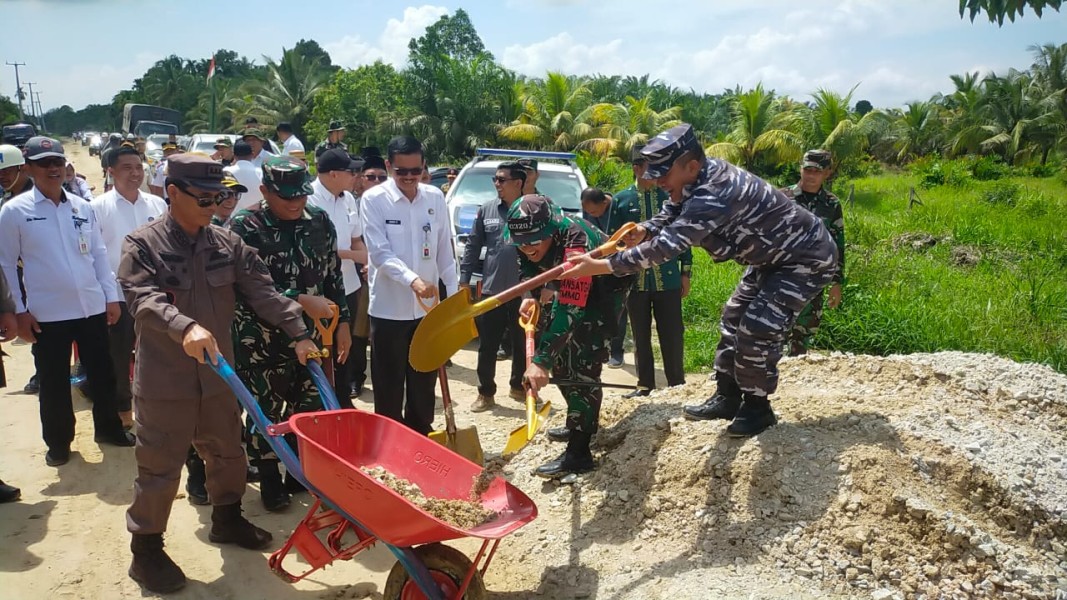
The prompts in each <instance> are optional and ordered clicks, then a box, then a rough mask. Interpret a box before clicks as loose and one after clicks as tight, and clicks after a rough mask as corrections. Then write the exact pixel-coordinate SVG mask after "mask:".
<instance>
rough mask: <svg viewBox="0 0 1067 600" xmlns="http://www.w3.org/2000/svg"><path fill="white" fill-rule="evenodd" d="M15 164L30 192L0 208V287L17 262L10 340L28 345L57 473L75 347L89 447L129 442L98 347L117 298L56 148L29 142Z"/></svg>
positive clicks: (104, 345)
mask: <svg viewBox="0 0 1067 600" xmlns="http://www.w3.org/2000/svg"><path fill="white" fill-rule="evenodd" d="M25 157H26V167H27V168H28V169H29V174H30V176H31V177H33V181H34V188H33V189H32V190H30V191H28V192H25V193H23V194H19V195H18V196H16V197H14V198H12V199H11V200H9V201H8V202H6V203H4V206H3V208H2V209H0V268H2V269H3V271H4V275H5V276H6V277H7V280H8V281H18V275H17V274H16V265H17V263H18V260H19V258H21V259H22V264H23V282H24V284H25V287H26V301H25V303H23V301H22V298H21V297H20V295H18V294H15V298H14V300H15V305H16V318H17V319H18V325H19V337H21V338H22V339H24V340H26V341H27V342H30V343H36V344H37V348H36V351H35V353H34V362H35V364H36V366H37V373H38V375H39V376H40V384H41V391H40V402H41V429H42V433H43V437H44V441H45V444H46V445H47V446H48V453H47V454H46V455H45V463H46V464H48V465H49V466H59V465H62V464H65V463H66V462H67V461H69V460H70V445H71V442H73V441H74V423H75V419H74V409H73V406H72V404H71V396H70V355H71V350H72V348H71V346H72V344H73V343H75V342H76V343H77V344H78V349H79V354H80V356H81V360H82V364H83V365H84V366H85V371H86V374H87V375H88V386H89V391H90V394H91V396H92V398H93V399H94V400H95V401H94V402H93V425H94V427H95V431H96V436H95V440H96V441H97V442H98V443H108V444H113V445H116V446H133V445H134V443H135V439H134V437H133V436H132V435H130V434H129V433H127V432H125V431H123V429H122V421H121V420H120V419H119V415H118V411H117V410H116V405H115V373H114V370H113V369H112V365H111V354H110V352H109V350H108V342H107V339H108V332H107V328H108V326H109V325H113V324H115V323H116V322H118V320H119V316H120V314H121V309H120V307H119V299H120V298H121V296H120V295H119V290H118V285H117V284H116V282H115V274H114V272H113V271H112V270H111V267H110V266H108V262H107V258H108V257H107V249H106V248H105V247H104V242H103V239H102V237H101V235H100V224H99V222H98V221H97V219H96V216H95V215H94V214H93V209H92V207H91V205H90V204H89V203H88V202H86V201H85V200H83V199H82V198H79V197H78V196H75V195H74V194H71V193H68V192H66V191H65V190H64V189H63V178H64V175H65V173H64V171H65V169H66V166H67V159H66V156H65V155H64V154H63V147H62V146H60V144H59V142H58V141H56V140H54V139H51V138H47V137H43V136H36V137H32V138H30V140H29V141H28V142H26V148H25Z"/></svg>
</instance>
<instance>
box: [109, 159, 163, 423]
mask: <svg viewBox="0 0 1067 600" xmlns="http://www.w3.org/2000/svg"><path fill="white" fill-rule="evenodd" d="M108 171H109V173H110V174H111V179H112V181H114V182H115V187H113V188H111V191H109V192H106V193H104V194H102V195H100V196H99V197H98V198H97V199H96V200H94V201H93V203H92V206H93V212H94V213H96V220H97V221H98V222H99V223H100V235H101V237H102V238H103V240H104V247H105V248H107V260H108V264H109V266H110V268H111V271H112V272H117V271H118V268H119V260H120V259H121V258H122V242H123V240H125V239H126V236H127V235H129V234H130V233H132V232H133V231H134V230H135V229H137V228H138V227H140V226H142V225H145V224H147V223H151V222H152V221H154V220H156V219H158V218H159V217H161V216H163V214H164V213H166V212H167V204H166V203H165V202H163V199H162V198H160V197H159V196H154V195H152V194H145V193H142V192H141V190H140V189H138V186H139V183H140V182H141V181H142V180H144V167H143V166H142V163H141V157H140V156H139V155H138V154H137V150H136V149H134V148H130V147H127V146H123V147H121V148H119V149H118V150H115V151H114V152H113V153H112V154H111V166H109V167H108ZM119 307H120V309H121V310H122V314H121V315H120V316H119V320H118V322H117V323H115V324H114V325H112V326H111V327H110V328H109V330H108V334H109V344H110V347H111V362H112V366H113V367H114V370H115V384H116V386H115V399H116V402H117V403H118V410H119V417H120V418H121V419H122V424H123V426H125V427H129V426H131V425H133V393H132V392H131V391H130V355H131V354H132V353H133V346H134V333H133V317H131V316H130V313H129V311H128V310H126V302H124V301H123V300H122V299H120V300H119Z"/></svg>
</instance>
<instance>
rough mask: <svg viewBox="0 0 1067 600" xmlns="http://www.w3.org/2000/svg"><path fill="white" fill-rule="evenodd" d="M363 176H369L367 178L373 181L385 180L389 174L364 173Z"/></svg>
mask: <svg viewBox="0 0 1067 600" xmlns="http://www.w3.org/2000/svg"><path fill="white" fill-rule="evenodd" d="M363 177H365V178H367V179H369V180H371V181H385V180H386V179H389V176H388V175H366V174H364V175H363Z"/></svg>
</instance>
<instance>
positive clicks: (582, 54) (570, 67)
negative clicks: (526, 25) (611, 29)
mask: <svg viewBox="0 0 1067 600" xmlns="http://www.w3.org/2000/svg"><path fill="white" fill-rule="evenodd" d="M627 58H628V57H626V56H624V54H623V42H622V40H620V39H615V40H611V41H609V42H607V43H604V44H596V45H588V44H583V43H580V42H576V41H575V40H574V38H573V37H572V36H571V34H569V33H567V32H566V31H564V32H563V33H560V34H558V35H555V36H552V37H550V38H548V39H547V40H545V41H543V42H536V43H534V44H530V45H528V46H521V45H513V46H508V47H507V48H505V49H504V56H503V58H502V59H501V63H502V64H503V65H504V66H506V67H508V68H509V69H514V70H515V71H518V72H520V73H524V74H526V75H531V76H544V74H545V72H546V71H550V70H551V71H562V72H564V73H567V74H568V75H571V74H574V75H580V74H581V75H588V74H592V73H604V74H611V73H623V72H632V71H633V63H632V61H629V60H627Z"/></svg>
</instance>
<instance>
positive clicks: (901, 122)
mask: <svg viewBox="0 0 1067 600" xmlns="http://www.w3.org/2000/svg"><path fill="white" fill-rule="evenodd" d="M939 109H940V105H938V104H937V103H936V102H932V101H926V102H909V103H908V104H907V105H906V107H905V109H904V111H902V112H901V111H897V113H896V119H895V122H894V125H893V132H892V133H891V139H892V141H893V147H894V150H896V160H897V162H900V163H905V162H908V161H910V160H912V159H914V158H917V157H919V156H922V155H924V154H929V153H931V152H933V151H934V150H936V149H937V147H938V141H939V134H940V132H941V120H940V118H939V117H940V112H939Z"/></svg>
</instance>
